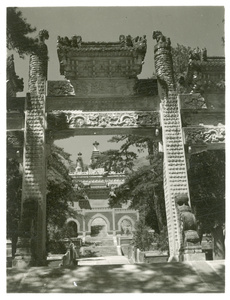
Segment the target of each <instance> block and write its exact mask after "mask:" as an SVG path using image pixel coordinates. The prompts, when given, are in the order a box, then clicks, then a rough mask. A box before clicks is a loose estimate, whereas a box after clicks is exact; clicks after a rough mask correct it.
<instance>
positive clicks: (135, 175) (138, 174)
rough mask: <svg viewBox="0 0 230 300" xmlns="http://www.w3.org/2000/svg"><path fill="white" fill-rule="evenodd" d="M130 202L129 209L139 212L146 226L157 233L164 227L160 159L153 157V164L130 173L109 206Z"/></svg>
mask: <svg viewBox="0 0 230 300" xmlns="http://www.w3.org/2000/svg"><path fill="white" fill-rule="evenodd" d="M128 201H129V202H130V207H131V208H134V209H136V210H138V211H139V213H140V215H141V217H143V218H144V220H145V224H146V226H148V227H150V228H152V229H154V230H155V231H156V232H157V233H159V232H160V231H161V230H162V229H163V227H164V225H166V216H165V206H164V194H163V182H162V158H161V156H160V155H158V156H157V157H155V160H154V162H153V164H151V165H149V166H143V167H141V168H139V169H138V170H137V171H133V172H132V173H130V174H129V175H128V176H127V178H126V179H125V182H124V184H122V185H120V186H119V187H118V188H117V189H116V190H115V191H114V193H113V194H112V195H111V197H110V202H109V203H110V206H112V207H113V206H117V205H118V204H122V203H127V202H128Z"/></svg>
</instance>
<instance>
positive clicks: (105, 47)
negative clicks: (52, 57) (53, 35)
mask: <svg viewBox="0 0 230 300" xmlns="http://www.w3.org/2000/svg"><path fill="white" fill-rule="evenodd" d="M57 47H58V49H66V50H67V49H69V50H70V49H71V50H75V51H77V52H85V51H114V50H115V51H124V50H125V51H132V50H133V49H135V50H140V51H143V52H146V48H147V40H146V36H145V35H143V36H142V37H139V36H137V37H135V38H132V37H131V36H130V35H128V36H124V35H120V37H119V41H116V42H95V41H93V42H82V37H81V36H77V35H74V36H73V37H72V38H68V37H60V36H58V39H57Z"/></svg>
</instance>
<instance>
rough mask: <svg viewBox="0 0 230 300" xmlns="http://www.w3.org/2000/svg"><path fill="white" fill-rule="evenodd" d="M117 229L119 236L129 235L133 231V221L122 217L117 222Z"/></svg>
mask: <svg viewBox="0 0 230 300" xmlns="http://www.w3.org/2000/svg"><path fill="white" fill-rule="evenodd" d="M118 228H119V231H120V232H121V235H131V234H132V232H133V230H134V221H133V220H132V219H131V218H130V217H129V216H123V217H122V218H121V219H120V220H119V221H118Z"/></svg>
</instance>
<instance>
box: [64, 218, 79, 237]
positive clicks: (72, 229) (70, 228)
mask: <svg viewBox="0 0 230 300" xmlns="http://www.w3.org/2000/svg"><path fill="white" fill-rule="evenodd" d="M66 235H67V236H68V237H77V236H78V228H77V224H76V223H75V222H74V221H69V222H68V223H67V227H66Z"/></svg>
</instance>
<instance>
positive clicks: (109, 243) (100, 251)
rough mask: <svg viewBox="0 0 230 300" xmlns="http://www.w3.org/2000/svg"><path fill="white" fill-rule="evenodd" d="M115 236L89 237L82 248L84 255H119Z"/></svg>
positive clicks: (82, 254)
mask: <svg viewBox="0 0 230 300" xmlns="http://www.w3.org/2000/svg"><path fill="white" fill-rule="evenodd" d="M117 255H118V252H117V246H116V245H114V240H113V237H87V238H86V240H85V244H84V246H82V248H81V256H82V257H104V256H117Z"/></svg>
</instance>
